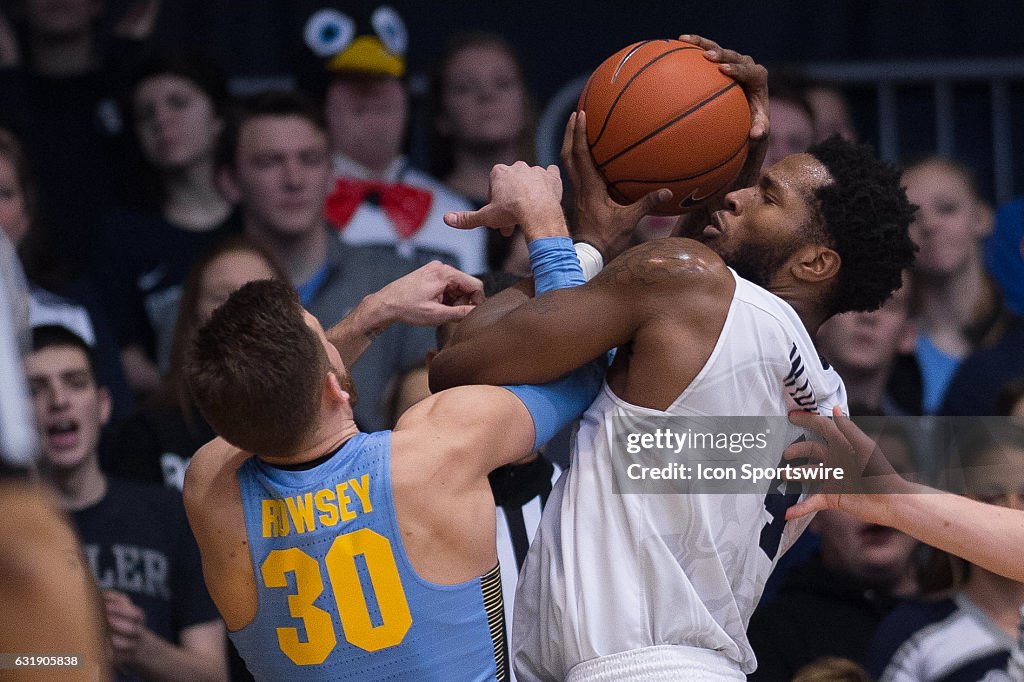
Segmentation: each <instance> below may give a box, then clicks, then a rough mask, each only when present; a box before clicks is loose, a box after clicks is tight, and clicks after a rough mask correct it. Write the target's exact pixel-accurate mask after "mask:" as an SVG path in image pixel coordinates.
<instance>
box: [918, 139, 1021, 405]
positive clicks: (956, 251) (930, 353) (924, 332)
mask: <svg viewBox="0 0 1024 682" xmlns="http://www.w3.org/2000/svg"><path fill="white" fill-rule="evenodd" d="M903 183H904V186H905V187H906V190H907V197H908V198H909V199H910V201H911V202H913V203H914V204H917V206H918V210H917V213H916V215H915V219H914V223H913V224H912V225H911V236H912V238H913V239H914V242H915V243H916V244H917V245H918V252H917V259H916V260H915V261H914V265H913V269H912V271H911V272H912V277H913V280H912V281H913V285H914V286H913V290H914V298H915V301H914V308H915V309H916V310H915V312H916V315H915V319H916V322H917V326H918V330H919V332H920V333H919V335H918V337H917V348H916V353H915V357H916V359H917V362H918V364H919V365H920V368H921V378H922V381H923V404H922V407H923V410H924V413H925V414H934V413H936V412H937V411H938V410H939V408H940V406H941V405H942V400H943V397H944V396H945V395H946V392H947V388H948V387H949V383H950V381H951V380H952V378H953V375H954V374H955V373H956V369H957V367H958V366H959V365H960V363H961V361H962V360H963V359H964V358H965V357H966V356H967V355H969V354H970V352H971V351H972V350H974V349H975V348H978V347H981V346H987V345H991V344H992V343H994V342H995V341H996V340H997V339H998V338H999V337H1000V335H1002V333H1003V332H1004V330H1005V329H1006V326H1007V324H1008V322H1009V320H1010V315H1009V313H1008V311H1007V310H1006V309H1005V308H1004V307H1003V304H1002V299H1001V297H1000V295H999V291H998V289H997V288H996V287H995V285H994V284H993V282H992V280H991V279H990V278H989V276H988V275H987V273H986V272H985V269H984V266H983V264H982V258H981V240H982V238H983V237H984V236H985V235H987V234H988V233H989V231H990V230H991V227H992V213H991V210H990V209H989V208H988V206H986V205H985V203H984V201H983V200H982V199H981V197H980V196H979V195H978V193H977V190H976V189H975V186H974V183H973V181H972V179H971V175H970V172H969V171H968V170H967V169H966V168H965V167H964V166H962V165H960V164H959V163H957V162H955V161H952V160H950V159H944V158H940V157H929V158H926V159H924V160H922V161H918V162H916V163H913V164H911V165H909V166H908V167H907V168H906V169H905V170H904V172H903Z"/></svg>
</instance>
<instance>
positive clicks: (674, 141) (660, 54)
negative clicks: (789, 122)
mask: <svg viewBox="0 0 1024 682" xmlns="http://www.w3.org/2000/svg"><path fill="white" fill-rule="evenodd" d="M694 40H698V39H694ZM699 40H703V39H699ZM705 45H706V46H707V47H705ZM712 45H714V44H713V43H711V42H710V41H706V42H705V43H704V44H697V43H696V42H689V41H681V40H646V41H642V42H639V43H635V44H633V45H630V46H628V47H626V48H623V49H622V50H620V51H619V52H617V53H616V54H614V55H612V56H611V57H610V58H608V59H607V60H605V61H604V62H603V63H602V64H601V65H600V66H599V67H598V68H597V69H596V70H595V71H594V73H593V74H592V75H591V77H590V80H589V81H588V82H587V84H586V86H585V87H584V89H583V93H582V94H581V95H580V100H579V105H578V108H579V109H580V110H581V111H584V112H586V114H587V116H586V120H587V141H588V142H589V144H590V150H591V154H592V155H593V160H594V164H595V165H596V166H597V169H598V171H600V173H601V175H602V176H603V177H604V179H605V182H606V183H607V186H608V193H609V195H610V196H611V197H612V198H613V199H615V200H616V201H618V202H619V203H623V204H627V203H631V202H633V201H636V200H638V199H640V198H641V197H643V196H644V195H646V194H647V193H648V192H650V191H651V190H653V189H657V188H659V187H667V188H669V189H670V190H671V191H672V194H673V197H672V199H671V200H670V201H668V202H664V203H662V204H659V205H658V207H657V208H656V209H655V210H654V211H653V212H654V213H655V214H659V215H677V214H680V213H683V212H686V211H689V210H692V209H694V208H697V207H698V206H700V205H701V204H702V202H704V201H706V200H707V199H709V198H710V197H712V196H714V195H715V194H716V193H718V192H719V191H720V190H722V189H723V188H726V187H728V186H730V185H731V184H732V183H733V181H735V180H736V178H737V176H738V175H739V173H740V171H741V170H742V169H743V166H744V162H745V161H746V159H747V152H748V141H749V136H750V133H751V108H750V106H749V104H748V102H747V96H746V93H745V91H744V86H743V84H742V83H741V82H740V81H738V80H737V79H735V78H734V77H733V76H732V75H730V74H727V73H726V72H725V66H726V65H728V66H729V69H730V70H733V69H737V67H739V66H743V67H744V69H745V70H744V69H739V70H738V71H737V75H742V76H744V77H748V76H750V75H751V74H750V73H749V71H750V69H749V68H746V67H749V65H747V64H741V62H742V59H741V58H740V55H737V54H735V53H732V52H731V51H730V53H729V54H724V53H723V51H722V50H721V48H717V45H714V47H716V48H717V50H715V49H710V50H709V48H710V46H712ZM708 51H710V52H712V53H715V58H716V59H719V60H722V61H721V62H716V61H712V60H711V59H710V58H709V57H708V56H706V54H705V53H706V52H708ZM747 59H749V58H747ZM750 61H751V63H752V62H753V60H750ZM755 66H756V65H755ZM757 68H760V67H757Z"/></svg>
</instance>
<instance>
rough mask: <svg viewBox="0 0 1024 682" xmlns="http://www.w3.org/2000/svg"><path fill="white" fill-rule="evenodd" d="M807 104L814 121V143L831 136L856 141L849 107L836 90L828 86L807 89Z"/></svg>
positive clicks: (841, 94)
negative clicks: (809, 106)
mask: <svg viewBox="0 0 1024 682" xmlns="http://www.w3.org/2000/svg"><path fill="white" fill-rule="evenodd" d="M806 98H807V103H808V104H810V105H811V117H812V118H813V119H814V141H815V142H821V141H823V140H827V139H828V138H830V137H832V136H833V135H838V136H839V137H841V138H843V139H846V140H850V141H851V142H856V141H857V130H856V129H855V128H854V127H853V120H852V117H851V116H850V107H849V105H847V103H846V97H844V96H843V93H842V92H841V91H840V90H839V89H838V88H835V87H833V86H830V85H824V84H816V85H812V86H811V87H809V88H807V92H806Z"/></svg>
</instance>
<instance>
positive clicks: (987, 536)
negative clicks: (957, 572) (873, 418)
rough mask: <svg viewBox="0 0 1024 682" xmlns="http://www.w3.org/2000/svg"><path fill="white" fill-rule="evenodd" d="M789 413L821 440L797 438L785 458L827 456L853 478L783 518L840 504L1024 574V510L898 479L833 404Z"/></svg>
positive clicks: (1008, 572) (982, 562)
mask: <svg viewBox="0 0 1024 682" xmlns="http://www.w3.org/2000/svg"><path fill="white" fill-rule="evenodd" d="M790 421H792V422H793V423H794V424H796V425H797V426H801V427H803V428H806V429H809V430H810V431H813V432H815V433H817V434H818V435H819V436H821V437H822V438H823V439H824V440H825V444H824V445H823V444H821V443H817V442H813V441H805V442H802V443H798V444H796V445H793V446H791V447H790V448H789V449H787V451H786V458H787V459H796V458H801V457H809V458H811V459H813V460H816V461H824V462H826V463H828V464H830V465H832V466H839V467H842V468H843V469H844V471H845V472H846V476H847V477H849V476H852V477H853V480H852V481H850V480H849V479H847V482H846V483H845V484H842V485H841V484H838V483H833V484H831V485H830V486H826V489H825V491H824V492H823V493H821V494H818V495H813V496H811V497H809V498H807V499H806V500H804V501H802V502H800V503H799V504H796V505H794V506H792V507H790V509H789V510H788V511H787V512H786V518H787V519H794V518H797V517H800V516H803V515H805V514H810V513H813V512H816V511H820V510H822V509H839V510H841V511H844V512H846V513H848V514H851V515H853V516H855V517H857V518H859V519H861V520H863V521H867V522H868V523H877V524H880V525H884V526H890V527H892V528H896V529H897V530H900V531H903V532H904V533H906V534H907V535H911V536H913V537H915V538H917V539H918V540H920V541H921V542H924V543H926V544H929V545H931V546H932V547H938V548H939V549H941V550H944V551H946V552H949V553H951V554H955V555H957V556H959V557H962V558H964V559H966V560H967V561H970V562H971V563H973V564H977V565H979V566H981V567H982V568H985V569H987V570H989V571H992V572H993V573H998V574H1000V575H1003V576H1006V577H1007V578H1011V579H1013V580H1018V581H1024V563H1022V562H1021V560H1020V547H1021V546H1022V545H1024V511H1021V510H1019V509H1009V508H1006V507H999V506H996V505H991V504H985V503H982V502H978V501H976V500H972V499H970V498H967V497H963V496H960V495H954V494H952V493H944V492H939V491H938V490H935V489H934V488H929V487H927V486H924V485H919V484H915V483H911V482H910V481H907V480H905V479H903V478H902V477H901V476H900V475H899V474H897V473H896V471H895V470H894V469H893V468H892V466H891V465H890V464H889V462H888V461H887V460H886V459H885V455H884V454H883V453H882V452H881V451H880V450H879V449H878V447H877V446H876V444H875V442H874V441H873V440H872V439H871V437H870V436H868V435H867V434H865V433H864V432H863V431H861V430H860V429H859V428H858V427H857V425H856V424H854V423H853V421H851V420H850V419H849V418H848V417H844V416H843V415H842V414H841V413H839V411H838V408H837V409H836V410H835V411H834V412H833V419H832V421H830V420H829V419H827V418H825V417H820V416H817V415H812V414H808V413H803V412H801V413H792V414H791V415H790ZM844 478H846V477H844Z"/></svg>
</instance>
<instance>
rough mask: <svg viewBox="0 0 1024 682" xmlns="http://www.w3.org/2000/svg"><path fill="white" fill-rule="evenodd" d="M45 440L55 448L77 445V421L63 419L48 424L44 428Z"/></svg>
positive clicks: (60, 448)
mask: <svg viewBox="0 0 1024 682" xmlns="http://www.w3.org/2000/svg"><path fill="white" fill-rule="evenodd" d="M46 441H47V443H48V444H49V445H50V447H52V448H54V449H57V450H64V449H67V448H73V447H75V446H76V445H78V422H76V421H74V420H73V419H63V420H61V421H57V422H54V423H52V424H50V425H49V426H48V427H47V429H46Z"/></svg>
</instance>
